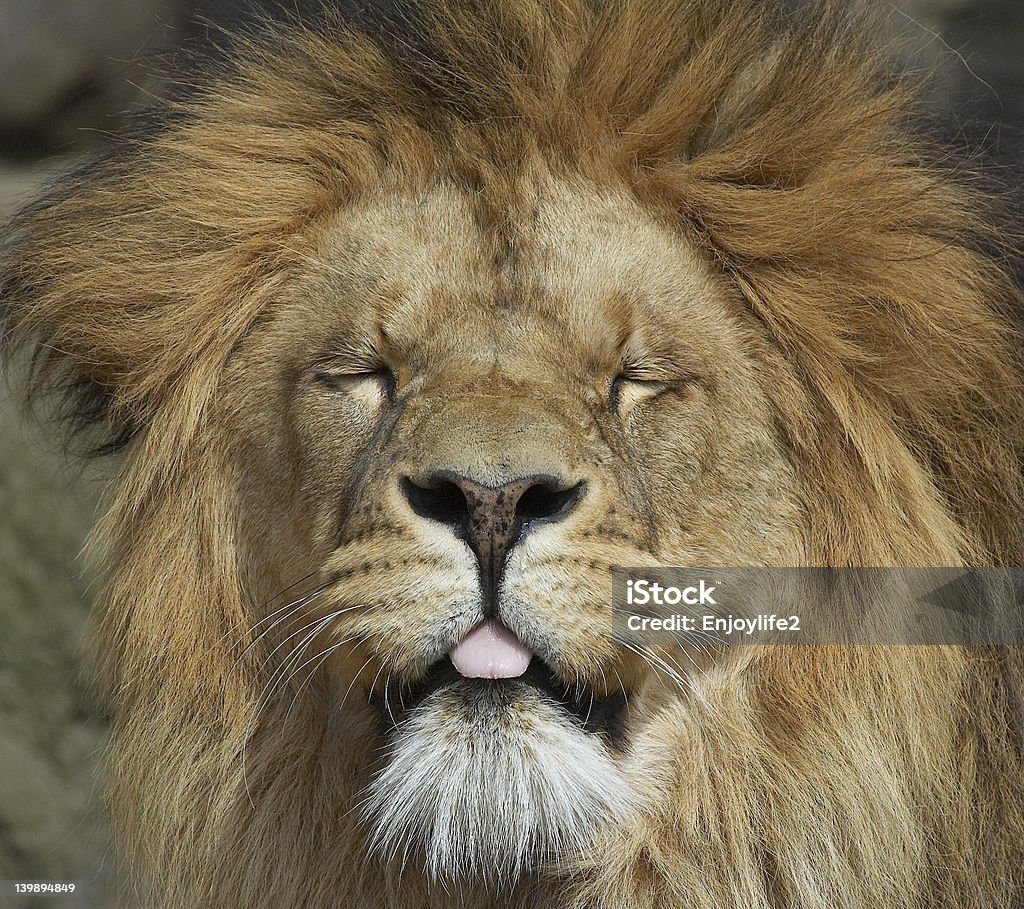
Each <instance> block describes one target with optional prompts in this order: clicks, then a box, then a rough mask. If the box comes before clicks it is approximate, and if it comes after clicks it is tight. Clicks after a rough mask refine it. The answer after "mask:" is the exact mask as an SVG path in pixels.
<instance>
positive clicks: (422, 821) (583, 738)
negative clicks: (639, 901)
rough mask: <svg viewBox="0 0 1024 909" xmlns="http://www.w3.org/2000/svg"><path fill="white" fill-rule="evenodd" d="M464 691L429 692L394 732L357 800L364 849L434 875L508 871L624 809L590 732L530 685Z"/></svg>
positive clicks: (507, 874)
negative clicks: (415, 862)
mask: <svg viewBox="0 0 1024 909" xmlns="http://www.w3.org/2000/svg"><path fill="white" fill-rule="evenodd" d="M468 691H470V689H467V688H465V687H464V686H463V685H457V686H455V687H454V688H446V689H442V690H441V691H438V692H436V693H434V694H433V695H431V696H430V697H429V698H427V700H426V701H425V702H424V703H423V704H422V705H420V706H419V707H417V708H416V709H415V710H414V711H413V712H412V713H411V714H410V715H409V716H408V717H407V718H406V719H405V720H404V721H403V722H402V724H401V726H400V727H399V729H398V730H397V731H396V732H395V733H394V734H393V736H392V740H391V742H390V759H389V760H388V761H387V763H386V764H385V766H384V768H383V769H382V770H381V771H380V772H379V773H378V774H377V776H376V777H375V778H374V780H373V782H372V783H371V785H370V787H369V793H368V795H367V799H366V802H365V803H364V817H365V818H366V820H367V822H368V823H369V825H370V848H371V850H372V851H374V852H375V853H377V854H380V855H382V856H384V857H386V858H389V859H397V858H401V862H402V865H403V867H404V865H405V863H406V861H407V860H408V859H409V858H411V857H414V856H416V857H419V858H420V859H421V860H422V861H423V863H424V867H425V871H426V873H427V875H428V876H429V877H431V878H434V879H437V880H440V881H443V882H457V881H466V880H484V881H496V882H497V883H511V882H513V881H514V880H515V879H517V878H518V877H519V876H520V874H522V872H523V871H524V870H526V869H528V868H530V867H535V866H536V865H537V864H538V863H540V862H543V861H544V860H546V859H550V858H552V857H554V856H556V855H558V854H560V853H563V852H566V851H569V852H571V851H575V850H577V849H584V848H585V847H586V845H587V842H588V841H589V839H590V836H591V833H592V831H593V830H594V829H595V827H597V826H598V825H602V824H605V823H609V822H611V823H620V822H621V821H623V820H624V819H625V818H626V817H627V816H628V815H629V814H630V813H631V811H632V810H633V795H632V792H631V791H630V788H629V786H628V784H627V783H626V781H625V780H624V778H623V776H622V774H621V773H620V772H619V770H618V768H617V767H616V765H615V763H614V762H613V760H612V758H611V755H610V754H609V751H608V749H607V746H606V745H605V743H604V741H603V740H602V739H601V738H600V737H598V736H596V735H592V734H589V733H586V732H584V731H583V730H581V729H580V728H579V726H578V725H576V724H575V723H574V722H573V721H572V719H571V718H570V717H568V716H567V715H565V714H564V713H563V712H562V710H561V709H560V708H559V707H557V706H556V705H554V704H552V703H550V702H549V701H547V700H546V699H545V698H543V697H542V696H540V695H539V694H537V693H536V692H534V691H532V690H529V689H526V690H524V691H522V692H521V693H517V694H516V695H515V696H514V697H513V698H512V699H511V702H510V699H509V697H508V695H507V694H503V695H499V694H498V693H497V692H494V691H491V690H489V689H478V690H472V691H471V693H468V694H467V692H468Z"/></svg>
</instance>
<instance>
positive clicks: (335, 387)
mask: <svg viewBox="0 0 1024 909" xmlns="http://www.w3.org/2000/svg"><path fill="white" fill-rule="evenodd" d="M313 378H314V380H315V381H316V382H317V383H318V384H320V385H321V386H323V387H324V388H326V389H328V390H329V391H331V392H334V393H340V394H353V395H365V394H371V395H376V396H379V397H381V398H384V399H387V400H391V399H392V398H394V396H395V392H396V390H397V382H396V380H395V375H394V373H393V372H392V371H391V370H390V369H389V368H388V367H387V366H380V367H377V368H376V369H357V370H346V369H343V368H332V367H324V366H320V367H317V368H316V369H314V371H313Z"/></svg>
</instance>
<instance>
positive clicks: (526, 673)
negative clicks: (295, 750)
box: [372, 623, 627, 745]
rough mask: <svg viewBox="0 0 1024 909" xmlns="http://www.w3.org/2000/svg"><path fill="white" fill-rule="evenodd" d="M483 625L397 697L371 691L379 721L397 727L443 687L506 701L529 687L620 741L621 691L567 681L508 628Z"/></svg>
mask: <svg viewBox="0 0 1024 909" xmlns="http://www.w3.org/2000/svg"><path fill="white" fill-rule="evenodd" d="M488 624H490V623H485V625H484V626H478V627H477V628H476V629H474V631H473V632H470V635H468V636H467V639H466V640H464V641H463V642H462V643H461V644H460V645H458V646H457V647H455V648H453V650H452V652H451V653H450V654H449V655H448V656H446V657H443V658H442V659H440V660H438V661H437V662H436V663H435V664H434V665H433V666H431V667H430V669H428V670H427V672H426V674H425V675H424V676H423V678H422V679H421V680H419V681H418V682H416V683H415V684H413V685H411V686H409V687H407V688H406V689H405V690H404V691H402V692H401V693H400V695H399V696H398V697H394V696H393V697H391V698H389V699H387V700H386V701H385V699H384V698H383V697H381V696H380V695H379V694H374V696H373V698H372V699H373V701H374V703H375V704H376V706H377V707H378V708H379V709H380V710H381V712H382V714H383V716H384V718H385V721H386V722H388V723H389V724H390V725H391V726H394V727H397V726H398V725H400V724H401V722H402V720H403V719H404V718H405V717H406V716H407V715H408V714H409V713H411V712H412V711H414V710H416V709H417V708H419V707H421V706H422V705H423V704H424V703H425V702H426V701H427V700H428V699H429V698H430V697H431V695H433V694H435V693H437V692H438V691H441V690H443V689H450V690H451V691H452V692H453V693H455V694H457V695H460V696H462V697H464V698H465V699H467V700H474V699H476V700H480V701H481V703H486V704H489V705H494V704H496V703H499V704H503V705H506V706H512V705H515V704H516V703H517V701H521V700H522V699H523V695H524V693H525V692H529V691H533V692H536V693H537V694H539V695H541V696H543V697H544V698H546V699H547V700H549V701H551V702H552V703H554V704H555V705H557V706H558V707H559V708H561V710H562V711H564V713H565V714H567V715H568V716H569V717H570V718H571V719H572V720H573V721H574V722H576V723H577V724H578V725H579V727H580V728H581V729H582V730H583V731H585V732H588V733H591V734H595V735H602V736H604V737H606V738H607V739H608V740H609V742H610V743H611V744H613V745H619V744H621V742H622V740H623V733H624V721H625V713H626V707H627V700H626V694H625V692H622V691H613V692H609V693H607V694H604V695H599V694H598V693H597V692H596V690H595V689H594V688H593V687H592V686H590V685H581V684H567V683H565V682H563V681H562V680H560V679H559V678H558V676H557V675H556V674H555V673H554V671H553V670H552V669H551V667H550V666H548V664H547V663H545V662H544V660H542V659H541V658H540V657H538V656H537V655H536V654H532V653H530V651H529V650H527V649H526V648H525V647H524V646H523V645H522V644H521V643H520V642H519V641H518V640H516V639H515V637H514V635H512V634H511V632H509V631H508V630H507V629H504V627H503V626H498V627H497V628H495V627H485V626H487V625H488ZM474 635H476V636H477V638H476V640H473V637H474ZM467 641H468V642H469V646H466V644H467Z"/></svg>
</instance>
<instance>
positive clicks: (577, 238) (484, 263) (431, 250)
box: [316, 178, 741, 369]
mask: <svg viewBox="0 0 1024 909" xmlns="http://www.w3.org/2000/svg"><path fill="white" fill-rule="evenodd" d="M530 182H531V190H530V191H531V192H532V193H533V198H532V200H531V203H530V204H529V205H528V206H525V208H526V212H525V213H524V212H522V211H519V212H518V213H517V214H514V215H513V214H510V215H509V218H508V223H505V224H502V225H499V226H498V227H496V226H495V224H494V223H493V221H492V220H490V219H488V217H487V216H486V214H484V213H482V212H481V210H480V208H481V206H480V204H479V203H478V201H477V200H476V199H475V198H474V194H473V193H471V192H469V191H466V190H464V189H462V188H460V187H458V186H456V185H455V184H454V183H453V182H450V181H443V180H442V181H439V182H437V183H436V184H434V185H432V186H430V187H429V188H426V189H423V190H420V191H416V192H411V191H401V190H398V191H394V190H389V191H387V192H386V193H382V194H380V195H378V196H376V197H374V198H371V199H368V200H366V201H364V202H363V203H362V204H361V205H359V206H357V207H355V208H354V209H352V210H349V211H346V212H344V213H339V214H338V216H337V217H336V218H335V219H334V220H333V221H332V222H331V223H330V224H329V225H328V226H327V227H326V228H324V229H323V230H322V231H321V233H320V235H319V237H318V240H317V245H316V250H317V252H316V255H317V258H318V260H319V262H320V263H322V264H323V267H322V268H320V269H319V273H320V274H321V275H323V277H324V280H323V282H322V285H323V286H322V288H321V289H320V294H321V295H322V297H323V301H320V302H321V304H322V303H323V302H326V304H327V305H326V306H324V305H321V306H320V307H319V309H320V312H321V314H322V315H323V316H324V318H325V320H326V322H328V323H329V322H330V321H331V318H332V313H333V314H334V315H336V316H337V322H338V325H339V328H340V330H345V329H348V330H349V331H352V332H360V331H362V332H366V331H369V330H371V329H375V328H376V327H378V326H379V327H381V328H383V329H384V331H385V332H387V333H388V334H389V336H390V337H391V338H392V339H393V340H394V342H395V343H396V344H399V345H401V344H402V343H403V342H404V343H407V344H410V345H411V344H413V343H415V344H418V345H423V344H425V343H426V344H429V345H430V346H431V348H432V349H431V350H430V354H431V355H434V356H437V355H439V354H442V353H446V352H447V353H453V354H457V355H458V356H459V357H460V358H462V359H473V358H478V359H479V358H483V359H484V360H493V359H495V358H497V359H507V358H510V357H513V356H514V355H515V354H516V353H517V352H518V353H520V354H521V355H522V356H524V357H526V358H527V359H532V358H536V357H537V356H538V355H540V356H544V357H551V358H552V359H554V360H555V361H557V362H559V363H562V364H563V365H564V364H565V361H566V354H567V352H570V351H571V352H572V353H573V354H574V357H573V359H574V361H579V362H583V363H584V364H585V363H587V362H589V361H592V360H593V361H598V362H600V361H603V360H610V359H612V358H614V357H615V356H616V355H617V353H618V350H619V349H620V348H621V346H622V344H623V342H624V341H625V340H626V339H627V338H628V337H630V336H631V335H636V336H637V337H639V338H640V340H641V343H643V344H646V345H648V346H651V347H656V346H658V345H660V346H661V347H664V348H665V349H668V350H671V351H672V354H673V356H676V357H684V358H691V359H697V358H700V357H701V356H702V352H706V351H707V350H708V348H712V349H714V348H715V347H716V346H720V345H723V344H725V345H727V344H728V342H729V341H735V340H737V339H738V338H739V336H740V334H741V332H740V331H739V329H738V325H739V322H740V320H739V317H738V316H737V313H736V312H735V310H734V309H733V308H732V307H731V306H730V303H731V300H730V296H729V294H728V293H727V291H726V289H725V288H724V284H723V281H722V279H721V277H720V276H719V275H716V274H715V272H714V271H713V269H712V267H711V266H710V265H709V263H708V262H707V261H706V260H705V259H704V258H703V257H702V256H701V255H700V254H699V252H698V250H697V248H696V246H695V244H694V243H693V242H691V240H690V239H689V238H687V237H686V236H684V235H683V234H681V233H680V232H679V231H677V230H672V229H670V228H669V227H667V226H666V225H663V224H661V223H659V222H658V221H657V220H656V218H655V217H654V216H653V215H652V214H650V213H648V212H646V211H645V210H644V209H643V207H642V206H641V205H640V204H639V203H638V202H637V201H636V200H635V199H633V198H631V197H630V196H629V195H628V193H626V192H625V191H623V190H621V189H617V188H609V187H601V186H599V185H597V184H587V183H584V182H582V181H580V182H576V183H569V182H568V181H565V180H558V179H554V178H548V179H544V180H538V179H533V180H531V181H530ZM520 208H522V206H520ZM332 303H333V309H332V305H331V304H332ZM325 327H326V325H325ZM438 348H447V350H444V349H438ZM574 365H575V362H574ZM695 365H696V364H695ZM707 367H708V364H704V368H705V369H706V368H707Z"/></svg>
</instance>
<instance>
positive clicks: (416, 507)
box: [402, 473, 586, 611]
mask: <svg viewBox="0 0 1024 909" xmlns="http://www.w3.org/2000/svg"><path fill="white" fill-rule="evenodd" d="M402 492H403V493H404V495H405V498H406V500H407V501H408V502H409V504H410V506H412V510H413V511H414V512H416V514H418V515H419V516H420V517H423V518H427V519H428V520H431V521H436V522H437V523H439V524H446V525H447V526H449V527H451V528H452V529H453V530H454V531H455V532H456V533H457V534H458V535H459V536H461V537H462V538H463V539H465V540H466V542H467V543H469V545H470V547H472V549H473V552H474V553H476V557H477V561H478V562H479V564H480V583H481V586H482V588H483V595H484V604H485V610H487V611H493V608H494V603H495V594H496V593H497V589H498V584H499V582H500V580H501V572H502V570H503V569H504V567H505V560H506V559H507V558H508V554H509V553H510V552H511V551H512V547H513V546H515V545H516V542H517V541H518V540H519V538H520V536H521V535H522V533H523V530H524V528H525V527H527V526H528V525H531V524H537V523H551V522H555V521H561V520H562V519H563V518H565V517H566V516H567V515H568V514H569V513H570V512H571V511H572V510H573V509H574V508H575V507H576V505H577V504H578V503H579V501H580V499H582V498H583V495H584V493H585V492H586V483H584V482H583V481H580V482H578V483H575V484H572V485H570V484H567V483H565V482H563V481H561V480H559V479H558V478H557V477H551V476H532V477H524V478H523V479H520V480H513V481H512V482H510V483H504V484H502V485H501V486H486V485H484V484H483V483H478V482H477V481H476V480H472V479H470V478H469V477H465V476H461V475H458V474H452V473H432V474H428V475H427V476H425V477H421V478H418V479H416V480H413V479H412V478H410V477H403V478H402Z"/></svg>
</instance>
